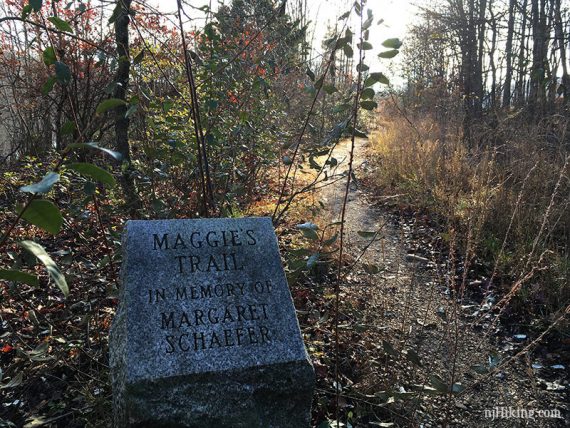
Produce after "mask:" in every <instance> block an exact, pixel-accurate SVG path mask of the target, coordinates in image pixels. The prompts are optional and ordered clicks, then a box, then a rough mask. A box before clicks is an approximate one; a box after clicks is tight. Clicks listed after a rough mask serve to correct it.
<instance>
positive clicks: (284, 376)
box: [113, 360, 315, 428]
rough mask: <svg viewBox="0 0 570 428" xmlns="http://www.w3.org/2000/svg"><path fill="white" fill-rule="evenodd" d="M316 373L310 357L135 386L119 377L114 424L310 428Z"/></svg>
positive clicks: (191, 427)
mask: <svg viewBox="0 0 570 428" xmlns="http://www.w3.org/2000/svg"><path fill="white" fill-rule="evenodd" d="M314 376H315V375H314V371H313V368H312V366H311V364H310V363H309V362H308V360H305V361H295V362H289V363H281V364H276V365H272V366H260V367H252V368H247V369H240V370H234V371H226V372H219V373H212V372H209V373H199V374H191V375H186V376H178V377H171V378H164V379H158V380H154V381H143V382H138V383H135V384H131V385H125V382H124V376H117V378H116V379H113V384H114V397H113V400H114V406H113V407H114V415H113V416H114V426H115V428H123V427H148V428H151V427H152V428H159V427H171V428H174V427H188V428H194V427H195V428H306V427H309V425H310V420H311V415H310V408H311V405H310V403H311V400H312V394H313V387H314ZM121 377H122V378H123V380H122V381H121V379H120V378H121Z"/></svg>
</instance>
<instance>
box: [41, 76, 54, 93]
mask: <svg viewBox="0 0 570 428" xmlns="http://www.w3.org/2000/svg"><path fill="white" fill-rule="evenodd" d="M56 81H57V77H55V76H50V77H48V80H47V81H46V82H45V83H44V84H43V85H42V95H47V94H49V93H50V92H51V91H52V90H53V87H54V85H55V82H56Z"/></svg>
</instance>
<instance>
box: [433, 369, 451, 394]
mask: <svg viewBox="0 0 570 428" xmlns="http://www.w3.org/2000/svg"><path fill="white" fill-rule="evenodd" d="M429 382H430V383H431V385H432V386H433V387H434V388H435V389H436V390H437V391H438V392H440V393H442V394H447V393H448V392H449V387H448V386H447V385H446V384H445V382H443V380H441V378H440V377H439V376H438V375H435V374H433V375H431V376H430V377H429Z"/></svg>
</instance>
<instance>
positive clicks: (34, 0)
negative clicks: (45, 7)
mask: <svg viewBox="0 0 570 428" xmlns="http://www.w3.org/2000/svg"><path fill="white" fill-rule="evenodd" d="M42 3H43V0H30V2H29V4H30V6H31V8H32V9H33V10H34V12H39V11H40V9H41V8H42Z"/></svg>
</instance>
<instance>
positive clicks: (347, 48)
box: [342, 45, 354, 58]
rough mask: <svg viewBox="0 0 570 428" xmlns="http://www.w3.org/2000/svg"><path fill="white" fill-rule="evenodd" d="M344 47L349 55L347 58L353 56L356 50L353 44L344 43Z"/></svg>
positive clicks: (345, 52)
mask: <svg viewBox="0 0 570 428" xmlns="http://www.w3.org/2000/svg"><path fill="white" fill-rule="evenodd" d="M342 49H343V50H344V54H345V55H346V56H347V58H352V56H353V55H354V50H353V49H352V46H350V45H344V47H343V48H342Z"/></svg>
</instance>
